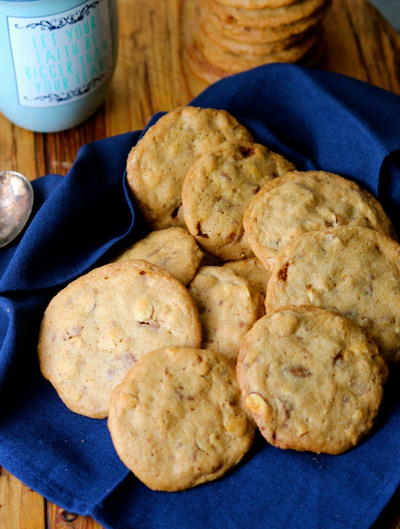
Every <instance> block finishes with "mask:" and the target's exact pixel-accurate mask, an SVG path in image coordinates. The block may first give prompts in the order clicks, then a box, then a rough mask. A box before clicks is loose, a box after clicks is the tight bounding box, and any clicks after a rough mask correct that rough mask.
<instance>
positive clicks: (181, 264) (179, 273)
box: [115, 228, 203, 285]
mask: <svg viewBox="0 0 400 529" xmlns="http://www.w3.org/2000/svg"><path fill="white" fill-rule="evenodd" d="M202 258H203V252H202V251H201V250H200V248H199V247H198V246H197V244H196V241H195V240H194V238H193V237H192V236H191V235H190V234H189V233H188V232H187V231H186V230H184V229H183V228H167V229H165V230H158V231H153V232H151V233H149V234H148V235H147V237H145V238H144V239H142V240H140V241H138V242H136V243H135V244H134V245H133V246H132V247H131V248H128V249H127V250H125V251H124V252H122V253H121V254H120V255H119V256H118V257H117V258H116V259H115V262H120V261H127V260H130V259H143V260H144V261H147V262H149V263H153V264H154V265H156V266H159V267H160V268H162V269H164V270H166V271H167V272H169V273H170V274H172V275H173V276H174V277H176V279H179V281H181V282H182V283H183V284H184V285H186V283H189V281H191V280H192V279H193V277H194V275H195V273H196V270H197V269H198V267H199V264H200V261H201V260H202Z"/></svg>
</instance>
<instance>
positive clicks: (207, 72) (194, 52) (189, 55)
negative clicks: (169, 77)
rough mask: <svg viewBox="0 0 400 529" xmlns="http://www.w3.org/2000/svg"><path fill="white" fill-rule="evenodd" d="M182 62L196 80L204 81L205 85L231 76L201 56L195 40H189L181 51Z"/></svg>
mask: <svg viewBox="0 0 400 529" xmlns="http://www.w3.org/2000/svg"><path fill="white" fill-rule="evenodd" d="M183 60H184V63H185V64H186V65H187V66H188V68H189V70H190V72H191V73H192V74H194V75H195V77H196V78H197V79H201V80H202V81H206V83H209V84H212V83H215V82H216V81H219V80H220V79H222V78H224V77H228V76H229V75H231V74H230V73H229V72H226V71H225V70H223V69H222V68H218V67H217V66H214V65H213V64H210V63H209V62H208V61H207V59H206V58H205V57H204V55H203V54H202V52H201V50H200V49H199V46H198V44H197V42H196V41H195V40H191V41H190V42H189V44H188V45H187V46H186V47H185V49H184V50H183Z"/></svg>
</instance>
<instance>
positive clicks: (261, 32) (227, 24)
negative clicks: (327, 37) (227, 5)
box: [205, 4, 327, 44]
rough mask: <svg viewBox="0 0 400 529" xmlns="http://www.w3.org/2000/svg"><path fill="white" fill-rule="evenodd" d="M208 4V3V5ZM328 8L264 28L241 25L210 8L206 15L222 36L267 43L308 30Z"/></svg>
mask: <svg viewBox="0 0 400 529" xmlns="http://www.w3.org/2000/svg"><path fill="white" fill-rule="evenodd" d="M207 6H208V4H207V5H206V7H207ZM326 10H327V6H323V7H322V8H321V9H319V10H318V11H316V12H315V13H313V14H312V15H310V16H309V17H306V18H302V19H300V20H298V21H297V22H293V23H292V24H283V25H280V26H272V27H268V26H267V27H264V28H257V27H253V26H246V25H240V24H237V23H234V22H233V21H229V19H228V20H226V19H221V18H220V17H219V16H218V15H217V14H216V13H214V12H213V11H211V10H208V11H207V12H206V15H205V16H206V17H207V21H208V23H209V26H210V31H213V32H214V33H220V34H221V36H224V37H227V38H228V39H231V40H235V41H239V42H243V43H245V44H251V43H254V44H265V43H268V42H275V41H277V40H282V39H287V38H289V37H291V36H296V35H301V34H303V33H306V32H308V31H309V30H310V29H312V28H315V27H316V25H317V24H319V23H320V22H321V20H322V19H323V18H324V16H325V13H326Z"/></svg>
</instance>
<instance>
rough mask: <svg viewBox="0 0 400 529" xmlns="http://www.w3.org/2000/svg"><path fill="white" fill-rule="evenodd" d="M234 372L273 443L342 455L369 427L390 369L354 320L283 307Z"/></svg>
mask: <svg viewBox="0 0 400 529" xmlns="http://www.w3.org/2000/svg"><path fill="white" fill-rule="evenodd" d="M237 375H238V380H239V385H240V387H241V390H242V395H243V399H244V402H245V403H246V406H247V408H248V409H249V411H250V412H251V413H252V415H253V417H254V419H255V421H256V423H257V425H258V427H259V428H260V430H261V433H262V435H263V436H264V437H265V439H266V440H267V441H268V442H269V443H271V444H272V445H274V446H277V447H279V448H284V449H293V450H308V451H311V452H317V453H321V452H322V453H327V454H340V453H342V452H345V451H346V450H349V449H350V448H352V447H353V446H355V445H356V444H357V443H358V442H359V440H360V439H361V438H362V437H363V436H364V435H366V434H367V433H368V432H369V431H370V429H371V428H372V426H373V423H374V419H375V417H376V415H377V413H378V409H379V405H380V403H381V400H382V393H383V390H382V387H383V384H384V382H385V380H386V377H387V368H386V365H385V362H384V360H383V359H382V357H381V356H380V354H379V352H378V348H377V346H376V345H375V344H374V343H373V341H372V340H371V339H370V338H369V337H368V336H367V334H366V333H365V332H363V331H362V329H360V327H358V325H356V324H355V323H353V322H352V321H350V320H348V319H347V318H343V317H342V316H339V315H338V314H333V313H331V312H328V311H326V310H322V309H318V308H315V307H286V308H283V309H281V310H279V311H277V312H274V313H273V314H270V315H268V316H265V317H264V318H261V319H260V320H258V322H257V323H256V324H255V325H254V327H253V328H252V329H251V331H249V332H248V333H247V334H246V336H245V337H244V340H243V344H242V346H241V349H240V355H239V358H238V363H237Z"/></svg>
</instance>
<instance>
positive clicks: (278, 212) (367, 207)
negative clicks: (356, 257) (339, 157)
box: [243, 171, 392, 264]
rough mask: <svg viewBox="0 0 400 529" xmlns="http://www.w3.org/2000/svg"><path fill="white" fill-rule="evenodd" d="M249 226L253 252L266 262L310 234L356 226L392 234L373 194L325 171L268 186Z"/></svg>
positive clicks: (250, 211)
mask: <svg viewBox="0 0 400 529" xmlns="http://www.w3.org/2000/svg"><path fill="white" fill-rule="evenodd" d="M243 225H244V229H245V232H246V237H247V241H248V242H249V244H250V246H251V248H252V250H253V252H254V253H255V254H256V255H257V257H258V258H259V259H260V260H261V261H262V262H263V263H266V264H268V262H269V261H270V260H271V259H275V257H276V256H277V254H278V253H279V252H280V251H281V250H282V248H284V247H285V246H287V245H288V244H290V243H291V242H292V241H293V239H295V238H296V237H298V236H299V235H302V234H303V233H305V232H307V231H314V230H325V229H326V228H335V227H339V226H346V225H350V226H362V227H365V228H371V229H374V230H377V231H380V232H382V233H383V234H385V235H388V236H390V235H391V233H392V227H391V223H390V221H389V219H388V218H387V216H386V214H385V212H384V211H383V209H382V206H381V205H380V204H379V202H378V201H377V200H376V199H375V198H374V197H373V196H372V195H370V194H369V193H368V192H367V191H365V190H363V189H361V188H360V187H359V186H358V185H357V184H356V183H355V182H351V181H350V180H347V179H345V178H342V177H340V176H338V175H335V174H333V173H328V172H324V171H307V172H300V171H293V172H289V173H287V174H286V175H284V176H281V177H280V178H276V179H275V180H274V181H271V182H268V183H267V184H266V185H265V186H264V187H263V189H261V191H260V192H259V193H257V195H256V196H255V197H254V198H253V199H252V200H251V202H250V204H249V205H248V207H247V209H246V212H245V214H244V218H243Z"/></svg>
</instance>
